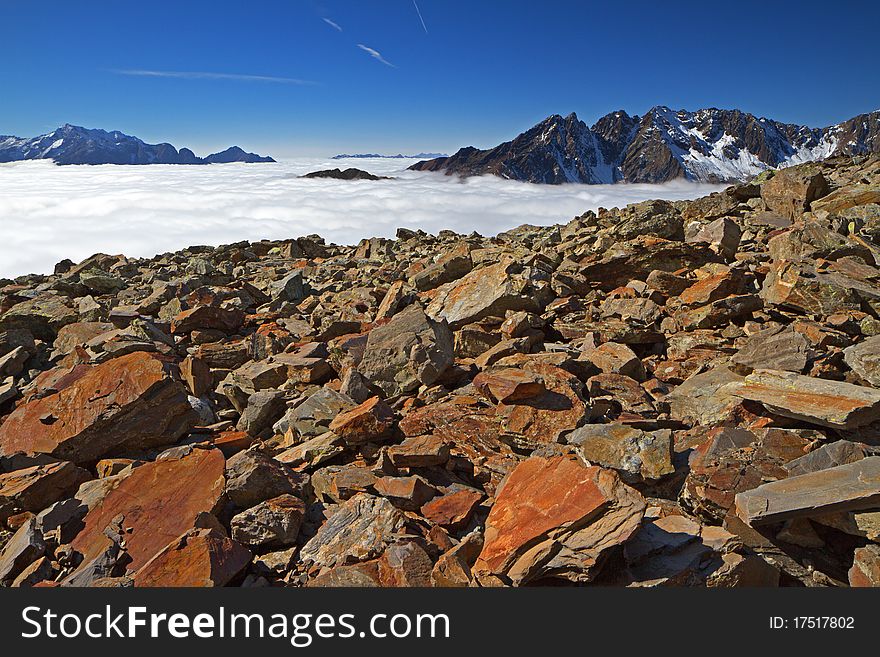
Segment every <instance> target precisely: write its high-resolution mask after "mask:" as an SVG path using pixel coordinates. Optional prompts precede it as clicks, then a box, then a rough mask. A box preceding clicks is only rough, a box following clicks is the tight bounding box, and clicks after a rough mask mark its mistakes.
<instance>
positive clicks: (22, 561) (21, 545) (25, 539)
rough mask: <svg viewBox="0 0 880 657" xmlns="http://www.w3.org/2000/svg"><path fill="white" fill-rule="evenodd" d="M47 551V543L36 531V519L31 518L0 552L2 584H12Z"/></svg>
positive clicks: (0, 578)
mask: <svg viewBox="0 0 880 657" xmlns="http://www.w3.org/2000/svg"><path fill="white" fill-rule="evenodd" d="M45 551H46V543H45V541H43V537H42V535H40V533H39V532H38V531H37V529H36V519H34V518H31V519H29V520H28V521H27V522H25V523H24V524H23V525H22V526H21V527H19V528H18V530H17V531H16V532H15V534H13V535H12V538H10V539H9V542H8V543H6V545H5V546H4V547H3V550H2V551H0V584H4V583H11V582H12V580H14V579H15V578H16V577H17V576H18V574H19V573H21V572H22V571H23V570H24V569H25V568H27V567H28V566H29V565H31V564H32V563H33V562H34V561H36V560H37V559H39V558H40V557H41V556H42V555H43V553H44V552H45Z"/></svg>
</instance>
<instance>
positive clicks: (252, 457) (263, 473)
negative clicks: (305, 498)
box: [225, 450, 303, 509]
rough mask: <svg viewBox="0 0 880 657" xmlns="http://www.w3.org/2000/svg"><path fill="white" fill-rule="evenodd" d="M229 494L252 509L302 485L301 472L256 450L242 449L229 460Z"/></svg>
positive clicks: (232, 498)
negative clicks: (298, 473)
mask: <svg viewBox="0 0 880 657" xmlns="http://www.w3.org/2000/svg"><path fill="white" fill-rule="evenodd" d="M225 474H226V496H227V497H228V498H229V500H230V501H231V502H232V503H233V504H234V505H235V506H236V507H237V508H239V509H249V508H251V507H253V506H256V505H257V504H259V503H260V502H265V501H266V500H268V499H271V498H273V497H278V496H280V495H288V494H289V495H295V494H297V493H299V492H300V490H301V489H302V483H303V481H302V476H301V475H297V474H296V473H295V472H293V471H292V470H291V469H290V468H288V467H287V466H286V465H284V464H283V463H280V462H279V461H277V460H275V459H273V458H270V457H268V456H266V455H265V454H263V453H262V452H258V451H255V450H248V451H245V452H239V453H238V454H236V455H235V456H233V457H231V458H230V459H229V460H228V461H227V462H226V473H225Z"/></svg>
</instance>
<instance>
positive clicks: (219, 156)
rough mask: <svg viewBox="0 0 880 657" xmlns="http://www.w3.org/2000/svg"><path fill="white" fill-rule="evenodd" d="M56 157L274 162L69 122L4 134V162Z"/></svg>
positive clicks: (0, 141)
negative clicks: (200, 152)
mask: <svg viewBox="0 0 880 657" xmlns="http://www.w3.org/2000/svg"><path fill="white" fill-rule="evenodd" d="M21 160H54V161H55V163H56V164H221V163H230V162H247V163H255V162H274V161H275V160H273V159H272V158H271V157H264V156H261V155H257V154H255V153H248V152H246V151H244V150H242V149H241V148H239V147H238V146H232V147H230V148H227V149H226V150H225V151H221V152H220V153H213V154H211V155H208V156H207V157H203V158H202V157H198V156H196V154H195V153H193V152H192V151H191V150H190V149H188V148H181V149H180V150H177V149H176V148H175V147H174V146H172V145H171V144H167V143H162V144H147V143H146V142H144V141H142V140H140V139H138V138H137V137H132V136H131V135H126V134H124V133H122V132H119V131H118V130H114V131H112V132H108V131H106V130H99V129H90V128H83V127H80V126H75V125H70V124H69V123H68V124H65V125H63V126H61V127H60V128H58V129H57V130H53V131H52V132H49V133H47V134H45V135H40V136H38V137H32V138H22V137H11V136H0V162H18V161H21Z"/></svg>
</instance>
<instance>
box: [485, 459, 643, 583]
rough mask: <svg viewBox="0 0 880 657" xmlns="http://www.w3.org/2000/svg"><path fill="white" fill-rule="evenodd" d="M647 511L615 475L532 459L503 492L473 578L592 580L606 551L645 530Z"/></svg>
mask: <svg viewBox="0 0 880 657" xmlns="http://www.w3.org/2000/svg"><path fill="white" fill-rule="evenodd" d="M644 510H645V501H644V499H643V498H642V496H641V495H640V494H639V493H638V491H636V490H634V489H632V488H630V487H629V486H627V485H626V484H624V483H623V482H622V481H621V480H620V478H619V477H618V476H617V474H616V473H615V472H613V471H611V470H605V469H603V468H600V467H596V466H591V467H587V466H584V465H583V464H582V463H580V462H579V461H577V460H574V459H570V458H567V457H562V456H559V457H553V458H549V459H546V458H542V457H532V458H529V459H527V460H525V461H523V462H522V463H520V465H518V466H517V468H516V469H515V470H514V471H513V472H512V473H511V474H510V476H509V477H508V478H507V480H506V481H505V483H504V485H503V487H502V488H501V490H500V491H499V492H498V495H497V499H496V501H495V505H494V506H493V507H492V510H491V511H490V513H489V517H488V519H487V520H486V531H485V543H484V545H483V549H482V551H481V552H480V556H479V558H478V559H477V562H476V564H475V566H474V572H475V574H476V575H477V577H478V578H481V579H485V580H486V581H487V582H491V581H493V579H499V580H501V581H507V582H510V583H513V584H524V583H526V582H528V581H531V580H536V579H540V578H548V577H549V578H560V579H568V580H572V581H578V582H588V581H590V580H591V579H593V578H594V577H595V576H596V574H597V572H598V567H599V565H600V561H601V558H602V557H603V556H604V553H605V551H606V550H608V549H609V548H612V547H614V546H616V545H620V544H621V543H623V542H624V541H626V540H627V539H629V538H630V537H631V536H632V535H633V534H634V533H635V532H636V531H637V530H638V528H639V525H640V523H641V520H642V515H643V513H644Z"/></svg>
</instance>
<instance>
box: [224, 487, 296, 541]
mask: <svg viewBox="0 0 880 657" xmlns="http://www.w3.org/2000/svg"><path fill="white" fill-rule="evenodd" d="M305 513H306V506H305V504H304V503H303V501H302V500H301V499H299V498H298V497H294V496H293V495H280V496H278V497H273V498H272V499H269V500H266V501H265V502H261V503H260V504H258V505H257V506H254V507H251V508H250V509H247V510H246V511H242V512H241V513H239V514H238V515H237V516H235V517H233V518H232V521H231V525H230V527H231V529H232V538H234V539H235V540H236V541H240V542H241V543H245V544H247V545H250V546H252V547H255V548H264V547H271V548H281V547H285V546H288V545H294V544H295V543H296V538H297V536H298V535H299V528H300V525H302V521H303V518H304V517H305Z"/></svg>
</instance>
